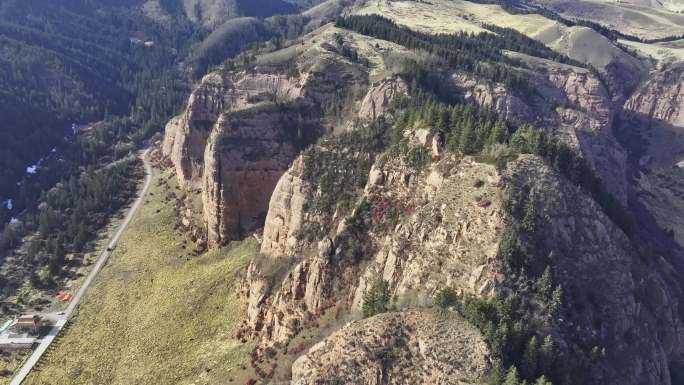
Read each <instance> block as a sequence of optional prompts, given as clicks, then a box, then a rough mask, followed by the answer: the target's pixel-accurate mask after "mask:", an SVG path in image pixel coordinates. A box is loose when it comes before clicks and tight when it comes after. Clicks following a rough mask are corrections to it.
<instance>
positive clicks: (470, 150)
mask: <svg viewBox="0 0 684 385" xmlns="http://www.w3.org/2000/svg"><path fill="white" fill-rule="evenodd" d="M476 146H477V134H476V132H475V129H474V127H473V125H472V124H468V123H466V124H465V125H464V126H463V130H462V131H461V138H460V140H459V150H461V152H462V153H464V154H466V155H471V154H474V153H475V152H477V148H476Z"/></svg>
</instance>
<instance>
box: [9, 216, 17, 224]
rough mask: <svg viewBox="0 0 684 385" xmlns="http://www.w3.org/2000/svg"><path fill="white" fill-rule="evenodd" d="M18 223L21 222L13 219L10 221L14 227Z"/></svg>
mask: <svg viewBox="0 0 684 385" xmlns="http://www.w3.org/2000/svg"><path fill="white" fill-rule="evenodd" d="M16 223H19V220H18V219H17V218H14V217H12V219H10V224H11V225H14V224H16Z"/></svg>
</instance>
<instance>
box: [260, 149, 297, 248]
mask: <svg viewBox="0 0 684 385" xmlns="http://www.w3.org/2000/svg"><path fill="white" fill-rule="evenodd" d="M303 163H304V160H303V159H302V158H301V157H299V158H298V159H297V160H295V161H294V163H293V164H292V167H290V169H289V170H288V171H287V172H286V173H285V174H284V175H283V176H282V177H281V178H280V180H279V181H278V184H277V185H276V187H275V190H274V191H273V194H272V195H271V200H270V203H269V206H268V215H267V216H266V221H265V223H264V233H263V238H262V242H261V252H262V253H264V254H266V255H270V256H281V255H296V254H297V253H298V252H299V251H300V250H299V249H298V247H297V246H298V242H299V241H298V239H297V235H298V233H299V231H301V229H302V225H303V222H304V215H305V212H304V208H305V205H306V203H307V198H308V188H307V187H308V186H306V185H305V184H306V182H305V181H304V180H302V173H303V172H304V164H303Z"/></svg>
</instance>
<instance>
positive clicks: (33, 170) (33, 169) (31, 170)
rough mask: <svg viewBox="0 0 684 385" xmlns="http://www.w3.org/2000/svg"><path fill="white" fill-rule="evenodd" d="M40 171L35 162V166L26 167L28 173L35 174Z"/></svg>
mask: <svg viewBox="0 0 684 385" xmlns="http://www.w3.org/2000/svg"><path fill="white" fill-rule="evenodd" d="M37 171H38V165H37V164H34V165H33V166H28V167H26V173H27V174H35V173H36V172H37Z"/></svg>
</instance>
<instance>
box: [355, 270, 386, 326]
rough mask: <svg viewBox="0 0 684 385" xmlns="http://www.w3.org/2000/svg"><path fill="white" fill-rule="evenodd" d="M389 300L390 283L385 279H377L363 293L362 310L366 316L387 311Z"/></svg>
mask: <svg viewBox="0 0 684 385" xmlns="http://www.w3.org/2000/svg"><path fill="white" fill-rule="evenodd" d="M389 300H390V296H389V284H388V283H387V281H385V280H384V279H378V280H376V281H375V282H374V283H373V285H372V286H371V288H370V289H369V290H367V291H366V292H365V293H364V295H363V305H362V306H361V310H362V311H363V315H364V317H372V316H374V315H376V314H380V313H384V312H386V311H387V306H388V305H389Z"/></svg>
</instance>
